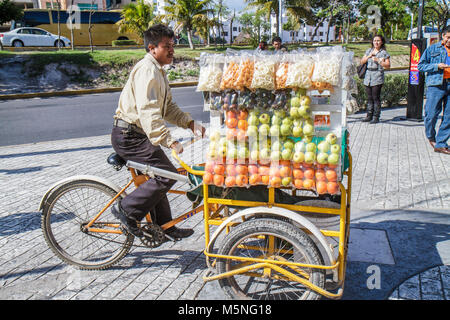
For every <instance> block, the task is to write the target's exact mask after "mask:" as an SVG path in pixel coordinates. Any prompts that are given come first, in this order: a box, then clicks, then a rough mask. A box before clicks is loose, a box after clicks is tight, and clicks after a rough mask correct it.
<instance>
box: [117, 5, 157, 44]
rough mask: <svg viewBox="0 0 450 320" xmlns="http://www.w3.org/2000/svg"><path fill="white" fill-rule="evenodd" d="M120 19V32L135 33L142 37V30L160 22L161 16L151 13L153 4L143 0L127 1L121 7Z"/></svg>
mask: <svg viewBox="0 0 450 320" xmlns="http://www.w3.org/2000/svg"><path fill="white" fill-rule="evenodd" d="M121 16H122V20H120V22H119V32H120V33H137V34H138V35H139V37H141V38H144V32H145V31H146V30H147V29H148V28H150V27H151V26H152V25H154V24H157V23H160V22H161V19H162V17H161V16H155V15H154V14H153V5H149V4H147V3H145V2H144V0H138V1H137V3H129V4H127V5H126V6H124V7H123V10H122V14H121Z"/></svg>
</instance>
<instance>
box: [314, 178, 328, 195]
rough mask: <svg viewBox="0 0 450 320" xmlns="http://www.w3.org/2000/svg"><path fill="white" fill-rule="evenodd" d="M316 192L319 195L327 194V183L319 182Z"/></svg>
mask: <svg viewBox="0 0 450 320" xmlns="http://www.w3.org/2000/svg"><path fill="white" fill-rule="evenodd" d="M316 190H317V192H318V193H319V194H324V193H327V183H326V182H325V181H317V182H316Z"/></svg>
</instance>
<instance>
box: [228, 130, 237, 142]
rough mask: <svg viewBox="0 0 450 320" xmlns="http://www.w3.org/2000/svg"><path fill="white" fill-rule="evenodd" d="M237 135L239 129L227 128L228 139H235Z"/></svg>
mask: <svg viewBox="0 0 450 320" xmlns="http://www.w3.org/2000/svg"><path fill="white" fill-rule="evenodd" d="M236 136H237V130H236V129H235V128H230V129H229V130H227V140H234V138H235V137H236Z"/></svg>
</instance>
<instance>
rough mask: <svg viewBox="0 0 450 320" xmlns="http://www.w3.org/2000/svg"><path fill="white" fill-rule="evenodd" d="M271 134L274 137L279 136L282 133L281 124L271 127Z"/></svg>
mask: <svg viewBox="0 0 450 320" xmlns="http://www.w3.org/2000/svg"><path fill="white" fill-rule="evenodd" d="M270 135H271V136H272V137H278V136H279V135H280V126H278V125H272V126H271V127H270Z"/></svg>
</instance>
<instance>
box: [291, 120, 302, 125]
mask: <svg viewBox="0 0 450 320" xmlns="http://www.w3.org/2000/svg"><path fill="white" fill-rule="evenodd" d="M292 125H293V126H294V127H301V126H302V120H300V119H294V121H292Z"/></svg>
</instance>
